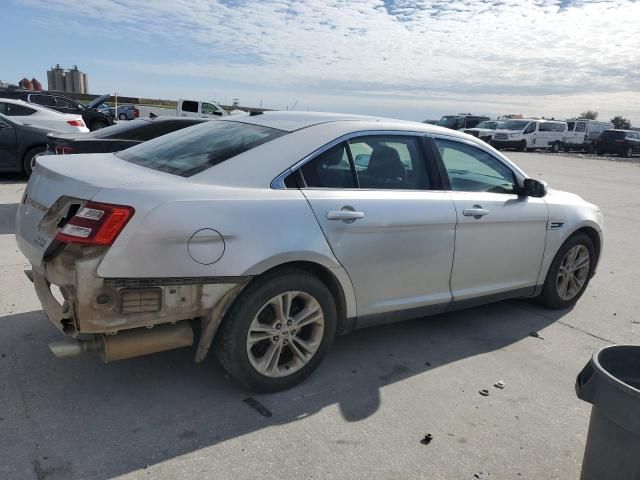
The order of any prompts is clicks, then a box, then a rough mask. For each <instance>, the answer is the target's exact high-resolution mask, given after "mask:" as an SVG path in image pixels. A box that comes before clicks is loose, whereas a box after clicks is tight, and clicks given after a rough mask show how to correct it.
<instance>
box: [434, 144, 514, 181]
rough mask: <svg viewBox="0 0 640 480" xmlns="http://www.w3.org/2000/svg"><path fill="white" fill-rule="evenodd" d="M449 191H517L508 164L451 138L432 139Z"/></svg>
mask: <svg viewBox="0 0 640 480" xmlns="http://www.w3.org/2000/svg"><path fill="white" fill-rule="evenodd" d="M436 144H437V145H438V150H439V151H440V156H441V157H442V162H443V163H444V166H445V169H446V170H447V174H448V176H449V182H450V183H451V190H454V191H462V192H490V193H508V194H514V193H517V188H516V183H515V178H514V175H513V172H512V171H511V169H510V168H509V167H507V166H506V165H504V164H503V163H502V162H500V161H499V160H498V159H497V158H495V157H493V156H492V155H490V154H489V153H487V152H485V151H484V150H481V149H479V148H476V147H473V146H471V145H467V144H465V143H461V142H456V141H453V140H443V139H440V138H437V139H436Z"/></svg>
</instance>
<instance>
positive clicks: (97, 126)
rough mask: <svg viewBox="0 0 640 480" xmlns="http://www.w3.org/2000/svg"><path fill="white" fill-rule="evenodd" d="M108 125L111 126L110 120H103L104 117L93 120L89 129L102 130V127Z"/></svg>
mask: <svg viewBox="0 0 640 480" xmlns="http://www.w3.org/2000/svg"><path fill="white" fill-rule="evenodd" d="M108 126H109V122H107V121H106V120H103V119H102V118H98V119H96V120H94V121H93V122H91V125H90V126H89V130H91V131H92V132H93V131H94V130H100V129H101V128H106V127H108Z"/></svg>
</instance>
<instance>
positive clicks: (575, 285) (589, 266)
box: [539, 233, 596, 309]
mask: <svg viewBox="0 0 640 480" xmlns="http://www.w3.org/2000/svg"><path fill="white" fill-rule="evenodd" d="M595 264H596V255H595V248H594V247H593V241H592V240H591V238H589V236H588V235H586V234H584V233H577V234H575V235H572V236H571V237H569V239H568V240H567V241H566V242H564V243H563V244H562V246H561V247H560V250H558V253H556V256H555V258H554V259H553V262H552V263H551V266H550V267H549V271H548V272H547V278H546V279H545V282H544V287H543V289H542V293H541V294H540V297H539V300H540V302H541V303H542V304H543V305H545V306H546V307H549V308H553V309H562V308H568V307H571V306H573V305H574V304H575V303H576V302H577V301H578V299H579V298H580V297H581V296H582V294H583V293H584V291H585V289H586V288H587V285H588V284H589V280H591V275H592V274H593V268H594V267H595Z"/></svg>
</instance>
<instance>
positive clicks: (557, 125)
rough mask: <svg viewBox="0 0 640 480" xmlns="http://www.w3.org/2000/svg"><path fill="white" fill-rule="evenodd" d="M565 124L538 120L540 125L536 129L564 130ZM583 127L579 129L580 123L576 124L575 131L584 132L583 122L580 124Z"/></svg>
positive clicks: (543, 130) (542, 130) (548, 130)
mask: <svg viewBox="0 0 640 480" xmlns="http://www.w3.org/2000/svg"><path fill="white" fill-rule="evenodd" d="M565 125H566V124H564V123H559V122H540V126H539V127H538V130H539V131H540V132H564V131H565V129H566V127H565ZM582 125H583V128H582V130H580V124H578V125H576V129H575V131H576V132H584V123H583V124H582Z"/></svg>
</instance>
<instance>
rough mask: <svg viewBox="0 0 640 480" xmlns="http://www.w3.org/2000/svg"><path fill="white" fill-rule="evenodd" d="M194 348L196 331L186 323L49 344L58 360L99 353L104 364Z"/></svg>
mask: <svg viewBox="0 0 640 480" xmlns="http://www.w3.org/2000/svg"><path fill="white" fill-rule="evenodd" d="M191 345H193V329H192V328H191V325H190V324H189V322H187V321H181V322H178V323H176V324H173V325H172V324H164V325H156V326H154V327H152V328H135V329H132V330H125V331H122V332H118V333H117V334H116V335H100V336H98V337H97V338H96V339H95V340H88V341H86V340H84V341H83V340H73V341H64V342H56V343H51V344H49V348H50V349H51V351H52V352H53V354H54V355H55V356H56V357H60V358H66V357H75V356H78V355H81V354H82V353H85V352H99V353H100V356H101V357H102V360H103V361H104V362H113V361H115V360H122V359H125V358H132V357H139V356H141V355H147V354H149V353H156V352H163V351H165V350H173V349H175V348H181V347H190V346H191Z"/></svg>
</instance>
